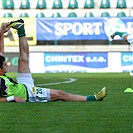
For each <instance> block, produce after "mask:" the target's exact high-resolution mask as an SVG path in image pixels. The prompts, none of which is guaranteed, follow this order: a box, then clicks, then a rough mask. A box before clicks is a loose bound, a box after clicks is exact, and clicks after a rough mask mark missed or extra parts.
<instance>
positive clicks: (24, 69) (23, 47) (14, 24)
mask: <svg viewBox="0 0 133 133" xmlns="http://www.w3.org/2000/svg"><path fill="white" fill-rule="evenodd" d="M8 27H11V28H14V29H16V30H17V32H18V37H19V51H20V52H19V60H18V73H30V69H29V46H28V42H27V39H26V37H25V35H26V34H25V29H24V21H23V20H22V19H20V20H17V21H11V22H10V23H9V25H8Z"/></svg>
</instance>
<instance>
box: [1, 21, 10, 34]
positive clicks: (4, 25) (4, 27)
mask: <svg viewBox="0 0 133 133" xmlns="http://www.w3.org/2000/svg"><path fill="white" fill-rule="evenodd" d="M7 25H9V23H2V24H1V28H0V33H1V34H4V33H5V32H7V31H8V30H9V29H10V28H7Z"/></svg>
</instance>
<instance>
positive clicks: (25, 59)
mask: <svg viewBox="0 0 133 133" xmlns="http://www.w3.org/2000/svg"><path fill="white" fill-rule="evenodd" d="M10 28H14V29H16V30H17V33H18V38H19V59H18V74H17V82H15V81H14V80H13V79H12V78H11V77H8V76H7V74H6V73H7V71H8V65H7V62H6V61H5V57H4V56H3V54H4V33H5V32H7V31H8V30H9V29H10ZM25 36H26V34H25V28H24V21H23V20H22V19H20V20H17V21H11V22H10V23H4V24H2V26H1V28H0V102H10V101H14V102H26V101H28V102H49V101H57V100H62V101H81V102H85V101H102V100H103V99H104V98H105V96H106V94H107V89H106V87H104V88H102V90H101V91H100V92H99V93H97V94H96V95H89V96H82V95H77V94H70V93H67V92H64V91H62V90H54V89H49V88H39V87H35V85H34V79H33V78H32V74H31V72H30V69H29V46H28V42H27V39H26V37H25Z"/></svg>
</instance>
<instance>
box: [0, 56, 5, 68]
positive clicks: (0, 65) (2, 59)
mask: <svg viewBox="0 0 133 133" xmlns="http://www.w3.org/2000/svg"><path fill="white" fill-rule="evenodd" d="M4 61H5V57H4V56H2V55H0V68H2V66H3V62H4Z"/></svg>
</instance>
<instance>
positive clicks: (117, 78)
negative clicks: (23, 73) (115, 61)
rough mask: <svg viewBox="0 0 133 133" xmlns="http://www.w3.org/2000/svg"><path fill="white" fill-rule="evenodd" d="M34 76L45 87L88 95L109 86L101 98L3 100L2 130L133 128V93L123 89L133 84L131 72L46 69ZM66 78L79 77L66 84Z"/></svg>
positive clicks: (81, 132)
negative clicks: (75, 100)
mask: <svg viewBox="0 0 133 133" xmlns="http://www.w3.org/2000/svg"><path fill="white" fill-rule="evenodd" d="M9 75H11V76H13V77H15V76H16V74H14V73H10V74H9ZM33 77H34V78H35V84H42V83H43V84H44V85H43V87H46V88H53V89H61V90H64V91H66V92H70V93H75V94H81V95H88V94H94V92H98V91H99V90H100V89H101V88H102V87H104V86H106V87H107V89H108V94H107V97H106V98H105V100H104V101H101V102H63V101H56V102H49V103H13V102H10V103H9V102H7V103H0V132H4V133H131V132H133V93H124V90H125V89H126V88H129V87H131V88H132V87H133V77H131V76H130V75H129V73H47V74H33ZM67 78H74V79H77V80H76V81H75V82H72V83H64V84H63V83H62V82H64V81H66V80H67ZM51 83H52V84H51ZM54 83H59V84H54Z"/></svg>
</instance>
